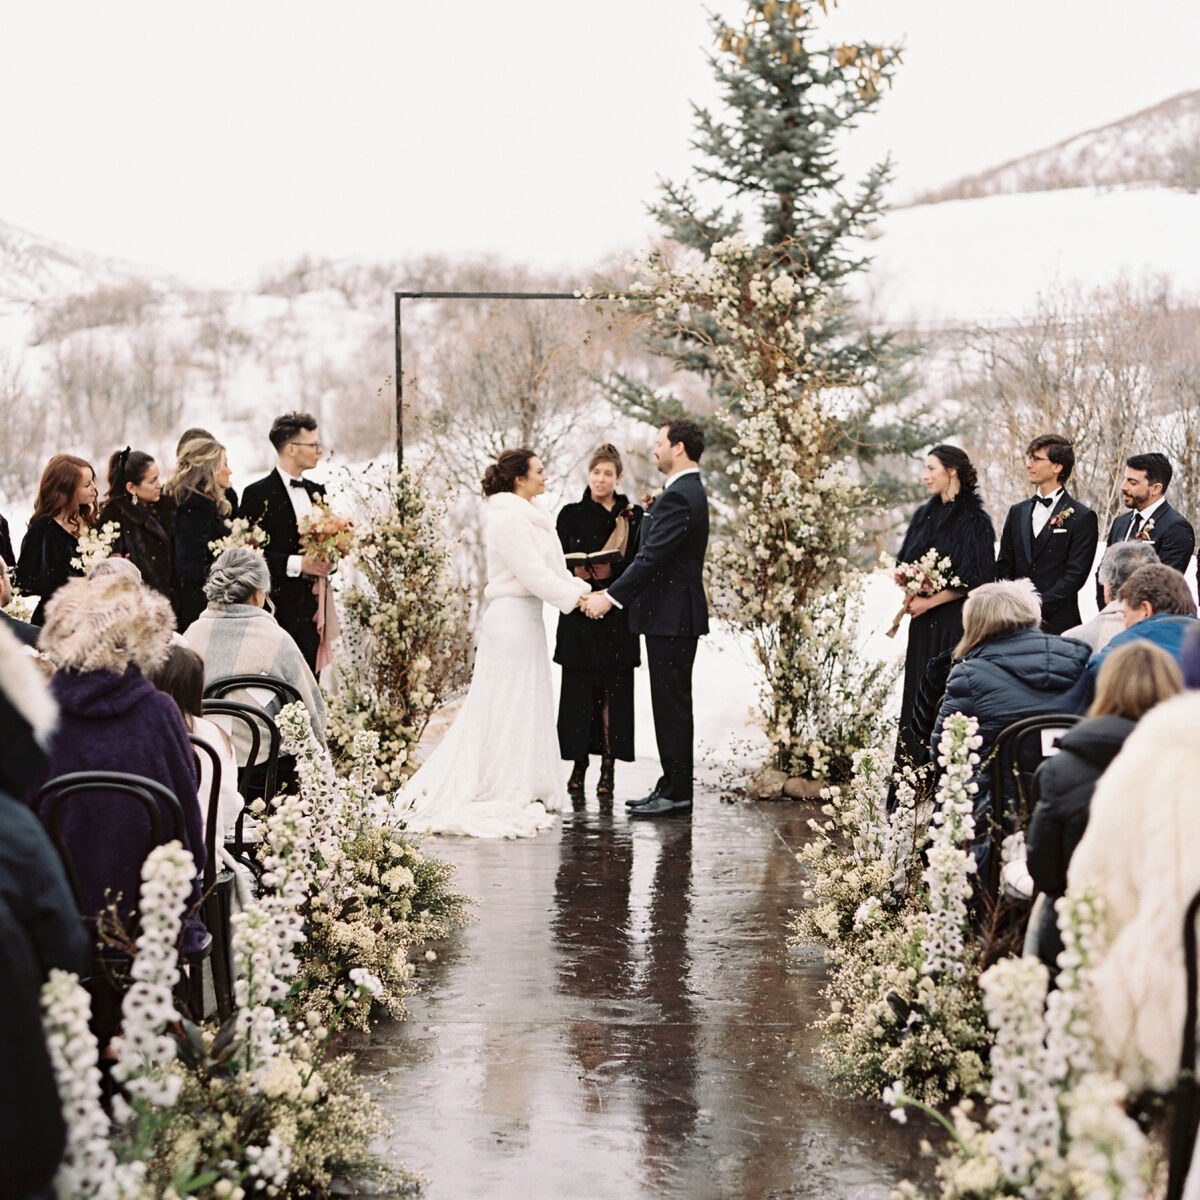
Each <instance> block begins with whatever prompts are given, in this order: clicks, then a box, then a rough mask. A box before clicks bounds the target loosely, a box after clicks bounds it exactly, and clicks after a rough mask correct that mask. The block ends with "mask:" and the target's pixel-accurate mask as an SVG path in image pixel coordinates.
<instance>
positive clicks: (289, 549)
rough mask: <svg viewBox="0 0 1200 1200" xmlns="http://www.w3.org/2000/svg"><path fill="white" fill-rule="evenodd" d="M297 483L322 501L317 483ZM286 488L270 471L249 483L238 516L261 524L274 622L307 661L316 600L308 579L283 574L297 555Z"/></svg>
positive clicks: (314, 635)
mask: <svg viewBox="0 0 1200 1200" xmlns="http://www.w3.org/2000/svg"><path fill="white" fill-rule="evenodd" d="M301 482H302V483H303V484H304V490H305V491H306V492H307V493H308V496H309V499H310V500H314V501H323V500H324V499H325V490H324V489H323V488H322V487H321V486H320V484H317V483H313V482H312V481H311V480H309V479H304V480H301ZM287 489H288V485H287V484H285V483H284V482H283V480H282V479H281V478H280V475H279V472H278V471H272V472H271V473H270V475H268V476H267V477H266V478H265V479H259V480H257V481H256V482H254V483H252V484H250V485H249V486H248V487H247V488H246V490H245V491H244V492H243V493H242V507H241V513H240V515H241V516H243V517H246V518H247V519H248V520H249V521H250V522H251V523H253V524H256V525H261V526H262V530H263V532H264V533H265V534H266V535H267V545H266V549H265V550H264V551H263V556H264V557H265V558H266V560H267V568H268V569H269V570H270V572H271V599H272V601H273V602H274V604H275V619H276V620H277V621H278V622H279V624H280V625H281V626H282V627H283V628H284V629H286V630H287V631H288V633H290V634H291V635H292V637H293V638H294V639H295V641H296V643H297V645H299V647H300V649H301V650H302V651H304V653H305V657H306V658H307V657H308V656H309V655H308V644H309V643H310V642H311V643H312V650H313V653H314V654H315V653H316V642H317V632H316V626H315V625H314V624H313V617H314V616H315V615H316V611H317V598H316V596H314V595H313V590H312V589H313V581H312V579H311V578H305V577H304V576H295V577H291V576H289V575H288V573H287V560H288V557H289V556H290V555H292V554H299V553H300V529H299V526H298V525H297V524H296V510H295V509H294V508H292V502H291V500H290V499H289V498H288V494H287Z"/></svg>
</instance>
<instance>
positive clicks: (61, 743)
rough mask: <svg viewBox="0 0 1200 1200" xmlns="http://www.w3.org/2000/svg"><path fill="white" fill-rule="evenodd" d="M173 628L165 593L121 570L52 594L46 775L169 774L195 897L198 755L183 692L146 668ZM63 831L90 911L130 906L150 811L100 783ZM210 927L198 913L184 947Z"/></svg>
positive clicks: (72, 807) (200, 848)
mask: <svg viewBox="0 0 1200 1200" xmlns="http://www.w3.org/2000/svg"><path fill="white" fill-rule="evenodd" d="M173 628H174V618H173V616H172V612H171V605H170V603H169V602H168V601H167V600H166V598H165V597H163V596H160V595H158V593H156V592H153V591H151V590H149V589H148V588H145V587H141V586H139V585H138V584H135V583H132V582H130V581H129V580H127V579H123V578H121V577H120V576H117V575H104V576H100V577H97V578H95V579H77V580H72V581H71V582H70V583H68V584H66V585H65V586H64V587H62V588H60V589H59V590H58V591H57V592H56V593H55V594H54V597H53V598H52V600H51V601H50V603H49V604H48V605H47V606H46V624H45V626H44V628H43V629H42V635H41V639H40V641H39V643H38V646H39V649H40V650H41V651H42V653H43V654H44V655H45V656H46V657H47V658H48V659H49V660H50V661H51V662H52V663H53V664H54V665H55V667H56V668H57V670H56V672H55V674H54V678H53V679H52V680H51V682H50V690H51V691H52V692H53V694H54V698H55V699H56V700H57V701H58V707H59V722H58V728H57V729H56V730H55V732H54V736H53V739H52V741H51V743H50V748H49V751H48V755H47V757H48V769H47V770H46V771H45V773H44V774H43V775H42V776H41V777H40V778H39V779H38V784H41V783H43V782H45V780H47V779H53V778H55V777H57V776H59V775H67V774H69V773H71V772H72V771H123V772H126V773H127V774H132V775H144V776H146V778H148V779H153V780H156V781H157V782H159V783H162V784H165V785H166V786H167V787H168V788H170V790H171V791H172V792H174V794H175V795H176V796H177V797H178V799H179V802H180V805H181V806H182V808H183V817H184V832H183V845H184V848H185V849H186V850H189V851H190V852H191V854H192V857H193V858H194V859H195V861H196V874H197V882H196V885H195V886H194V888H193V893H192V904H193V905H197V904H198V903H199V900H200V888H199V879H198V877H199V874H200V871H201V870H202V869H203V867H204V857H205V854H204V831H203V826H202V825H201V821H200V806H199V804H198V802H197V798H196V784H197V771H196V756H195V753H194V752H193V750H192V747H191V744H190V743H189V741H188V736H187V730H186V728H185V727H184V724H183V717H182V716H180V713H179V709H178V707H177V706H176V704H175V702H174V701H173V700H172V699H171V698H170V697H169V696H165V695H163V693H162V692H160V691H158V690H157V689H156V688H155V687H154V685H153V684H151V683H150V681H149V680H148V679H147V678H146V676H145V675H144V674H143V672H144V671H149V670H150V669H152V668H153V667H154V666H156V665H157V664H158V663H160V662H161V661H162V660H163V658H164V657H165V656H166V653H167V649H168V647H169V645H170V637H171V631H172V629H173ZM34 790H36V788H35V789H34ZM165 815H166V814H164V818H165ZM63 830H64V833H65V835H66V839H67V842H68V845H69V846H70V848H71V853H72V857H73V858H74V860H75V866H76V870H77V872H78V874H79V882H80V887H81V890H82V893H83V902H84V905H85V908H86V911H87V912H90V913H94V912H99V911H100V910H101V909H102V908H104V907H105V906H106V904H107V903H109V902H110V900H111V899H114V898H116V897H117V896H118V895H120V896H122V897H124V900H123V902H122V903H121V906H120V907H121V911H122V912H123V913H125V914H127V915H128V914H130V913H131V912H132V910H133V908H134V905H135V904H136V898H137V894H138V887H139V870H140V866H141V861H142V856H143V854H144V852H145V847H146V840H147V834H148V831H149V823H148V821H147V820H146V818H145V816H144V815H143V813H142V812H141V811H140V810H139V809H138V808H137V807H136V806H135V804H134V803H133V802H132V801H131V800H130V799H128V798H126V797H123V796H120V795H118V794H116V793H113V792H102V791H98V792H96V793H94V794H91V795H88V796H87V798H86V802H81V801H80V800H79V799H78V798H76V799H74V800H72V801H71V802H69V804H68V809H67V814H66V817H65V820H64V822H63ZM106 894H107V895H108V896H109V899H106ZM204 936H205V931H204V927H203V925H201V924H200V922H199V919H198V918H197V917H194V916H193V917H190V918H189V919H188V922H187V923H186V924H185V936H184V946H183V948H184V950H185V951H186V950H191V949H195V948H196V947H197V946H198V945H199V944H200V943H201V942H202V941H203V939H204Z"/></svg>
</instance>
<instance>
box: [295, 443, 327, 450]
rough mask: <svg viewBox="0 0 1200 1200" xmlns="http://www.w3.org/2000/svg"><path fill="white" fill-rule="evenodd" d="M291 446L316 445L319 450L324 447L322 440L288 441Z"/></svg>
mask: <svg viewBox="0 0 1200 1200" xmlns="http://www.w3.org/2000/svg"><path fill="white" fill-rule="evenodd" d="M287 444H288V445H289V446H315V447H316V448H317V449H318V450H320V449H322V446H321V443H320V442H288V443H287Z"/></svg>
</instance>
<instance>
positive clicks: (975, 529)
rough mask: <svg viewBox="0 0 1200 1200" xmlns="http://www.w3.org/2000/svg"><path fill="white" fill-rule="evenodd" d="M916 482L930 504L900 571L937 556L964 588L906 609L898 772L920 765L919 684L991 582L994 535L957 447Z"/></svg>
mask: <svg viewBox="0 0 1200 1200" xmlns="http://www.w3.org/2000/svg"><path fill="white" fill-rule="evenodd" d="M921 481H922V482H923V483H924V484H925V487H926V488H927V489H928V490H929V497H930V498H929V499H928V500H927V501H926V502H925V503H924V504H922V505H921V507H920V508H918V509H917V511H916V512H915V513H914V514H913V518H912V520H911V521H910V522H909V525H908V532H907V533H906V534H905V535H904V544H903V545H902V546H901V547H900V553H899V554H898V555H897V558H898V559H899V561H900V562H902V563H911V562H916V561H917V559H919V558H920V557H921V556H922V555H924V554H925V553H926V552H927V551H928V550H930V549H936V550H937V552H938V554H939V555H940V556H942V557H945V558H949V559H950V561H951V562H952V563H953V564H954V574H955V575H956V576H957V577H958V578H959V579H960V580H961V581H962V583H963V585H964V587H963V590H958V589H954V590H951V589H946V590H943V591H940V592H938V593H936V594H935V595H933V596H914V597H913V598H912V599H911V600H910V601H909V603H908V613H909V618H910V619H909V623H908V652H907V654H906V655H905V657H904V693H903V699H902V700H901V704H900V736H899V739H898V741H897V743H896V761H897V764H900V763H901V762H903V761H908V762H911V763H922V762H924V761H925V759H926V752H925V746H924V740H923V739H922V737H921V736H920V733H919V731H915V730H914V728H913V710H914V708H915V707H916V704H917V695H918V692H919V690H920V688H921V682H922V677H923V676H924V675H925V672H926V668H927V667H928V666H929V664H930V662H931V660H933V659H935V658H938V656H939V655H948V653H949V652H950V651H951V650H952V649H953V647H954V646H955V644H956V643H957V642H958V640H959V638H961V637H962V610H963V604H964V602H965V601H966V598H967V592H969V591H970V590H971V588H974V587H978V586H979V585H980V584H981V583H991V582H992V580H994V579H995V578H996V531H995V529H994V528H993V526H992V518H991V517H990V516H988V514H987V511H986V510H985V509H984V507H983V500H982V498H981V497H980V495H979V493H978V491H977V490H976V484H977V480H976V475H975V468H974V467H973V466H972V465H971V460H970V459H969V458H968V457H967V455H966V454H965V453H964V452H963V451H962V450H960V449H959V448H958V447H957V446H934V448H933V449H932V450H931V451H930V452H929V454H928V455H927V456H926V458H925V472H924V474H923V475H922V477H921ZM946 666H947V668H948V667H949V659H948V658H947V659H946ZM942 682H943V686H944V682H945V681H944V680H943V681H942ZM940 700H941V697H940V695H939V696H938V702H939V703H940ZM934 711H935V712H936V711H937V709H936V706H935V708H934Z"/></svg>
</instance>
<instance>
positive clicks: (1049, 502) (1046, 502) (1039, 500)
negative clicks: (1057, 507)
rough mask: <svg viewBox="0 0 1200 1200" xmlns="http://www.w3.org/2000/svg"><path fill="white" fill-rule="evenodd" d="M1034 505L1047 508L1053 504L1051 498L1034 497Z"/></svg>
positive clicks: (1052, 498)
mask: <svg viewBox="0 0 1200 1200" xmlns="http://www.w3.org/2000/svg"><path fill="white" fill-rule="evenodd" d="M1033 502H1034V504H1044V505H1045V506H1046V507H1047V508H1049V507H1050V505H1052V504H1053V503H1054V497H1053V496H1034V498H1033Z"/></svg>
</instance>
